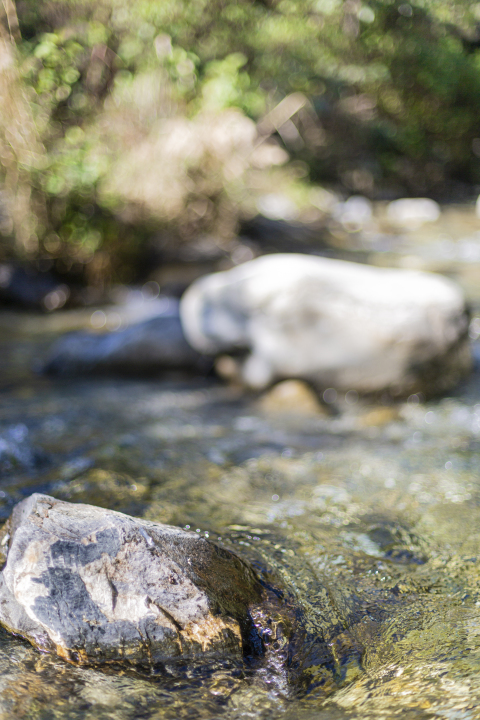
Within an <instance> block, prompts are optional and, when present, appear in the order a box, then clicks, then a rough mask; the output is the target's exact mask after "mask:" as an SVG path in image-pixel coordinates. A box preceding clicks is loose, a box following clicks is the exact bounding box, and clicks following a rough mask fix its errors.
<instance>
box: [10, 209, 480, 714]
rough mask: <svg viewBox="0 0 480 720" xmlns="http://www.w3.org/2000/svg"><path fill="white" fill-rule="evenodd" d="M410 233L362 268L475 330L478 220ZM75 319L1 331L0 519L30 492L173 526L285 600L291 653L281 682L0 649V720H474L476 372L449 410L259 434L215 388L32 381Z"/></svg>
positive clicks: (286, 419)
mask: <svg viewBox="0 0 480 720" xmlns="http://www.w3.org/2000/svg"><path fill="white" fill-rule="evenodd" d="M455 213H456V215H455ZM452 217H453V218H454V220H455V218H456V220H455V221H454V220H452ZM449 218H450V219H449ZM425 227H426V229H425V230H422V231H418V232H417V234H412V233H410V234H407V235H405V236H402V237H393V238H392V237H390V239H389V238H388V237H387V236H381V237H380V236H378V237H376V238H373V239H372V238H368V237H367V238H366V239H365V238H364V239H363V240H362V242H363V252H364V253H366V254H367V256H368V259H370V260H371V261H372V262H376V263H377V264H380V263H381V264H397V265H402V264H403V265H410V266H412V265H415V264H416V265H417V266H421V267H426V268H427V269H428V268H430V269H436V270H443V271H448V272H449V274H452V275H454V276H455V277H457V279H458V280H459V281H460V282H461V283H462V284H463V286H464V287H465V289H466V292H467V294H468V296H469V298H470V300H471V302H472V307H473V314H474V316H475V315H476V308H479V307H480V303H479V299H480V284H478V280H479V279H480V235H478V236H477V235H476V233H477V232H479V231H480V221H478V220H476V219H475V217H474V215H473V212H472V211H471V210H464V211H461V210H460V209H450V210H447V211H446V212H445V213H444V215H443V216H442V218H441V220H440V221H439V222H438V223H436V224H435V225H434V226H428V227H427V226H425ZM435 227H436V228H437V229H436V230H435ZM452 228H453V229H452ZM422 233H423V234H422ZM382 243H383V245H382ZM382 248H383V249H382ZM477 251H478V252H477ZM462 253H463V254H462ZM89 313H91V310H90V311H89ZM84 315H85V314H83V315H82V313H78V312H77V313H75V312H71V313H63V314H61V313H58V314H57V315H55V316H54V315H52V316H45V317H40V316H33V315H27V314H20V313H18V314H17V313H13V312H5V313H3V315H2V318H1V320H0V330H1V332H0V378H1V380H0V391H1V392H0V477H1V481H0V518H6V517H7V516H8V515H9V513H10V510H11V507H12V505H13V504H14V503H16V502H18V501H19V500H20V499H22V498H23V497H25V496H27V495H28V494H30V493H31V492H34V491H41V492H46V493H49V494H52V495H54V496H56V497H59V498H63V499H67V500H71V501H81V502H89V503H93V504H97V505H102V506H105V507H110V508H113V509H116V510H120V511H123V512H127V513H129V514H133V515H138V516H143V517H146V518H149V519H152V520H158V521H161V522H167V523H171V524H175V525H179V526H182V527H190V529H193V530H195V531H196V532H199V533H201V534H204V535H206V536H209V537H210V538H211V539H213V540H215V541H217V542H219V543H221V544H224V545H225V546H226V547H228V548H231V549H233V550H234V551H235V552H236V553H238V554H239V555H240V556H242V557H244V558H246V559H248V560H250V561H251V562H253V563H254V564H255V565H256V567H257V568H258V570H259V572H261V573H263V574H264V575H265V577H268V578H270V580H271V581H272V582H273V583H274V584H275V583H276V584H277V586H278V587H281V588H283V591H284V596H285V598H287V600H288V603H289V604H290V606H291V607H292V608H294V609H295V612H296V614H297V618H298V619H299V622H300V624H301V627H302V628H303V636H302V638H301V641H299V642H298V643H297V646H296V647H295V648H293V650H292V651H291V653H290V657H289V659H288V662H287V663H286V667H285V666H282V664H281V663H280V662H276V661H275V658H274V660H273V661H271V662H269V663H265V664H263V665H262V664H261V663H260V664H259V665H257V666H256V667H255V668H252V667H248V666H245V667H243V666H238V665H232V664H228V663H224V664H222V663H216V664H211V665H209V666H205V665H202V664H197V665H195V666H186V667H180V668H169V667H166V668H161V669H152V671H151V672H147V671H142V672H140V671H135V670H133V669H132V670H120V669H118V668H117V669H96V668H76V667H74V666H71V665H68V664H67V663H65V662H63V661H61V660H59V659H57V658H55V657H53V656H49V655H41V654H40V653H38V652H37V651H36V650H35V649H34V648H32V647H31V646H30V645H29V644H28V643H27V642H25V641H23V640H21V639H19V638H15V637H12V636H10V635H9V634H8V633H7V632H5V631H4V630H1V629H0V718H35V719H37V718H41V719H45V720H47V719H50V718H52V719H53V718H55V719H57V718H58V719H59V720H60V719H61V720H64V719H65V720H66V719H67V718H68V719H69V720H70V719H77V718H78V719H79V720H80V719H81V720H93V719H94V718H95V720H104V719H105V720H106V719H107V718H112V719H113V718H115V720H130V719H132V720H133V718H145V720H147V719H152V720H154V719H155V720H157V719H158V720H163V719H167V718H172V720H173V719H174V718H175V719H177V718H192V719H194V718H195V719H196V718H205V720H207V719H208V720H213V719H214V718H224V719H225V720H236V719H237V718H238V719H240V718H255V719H256V720H257V719H258V720H260V718H265V719H267V718H285V720H290V719H291V720H314V719H316V718H318V719H321V720H344V719H345V720H346V719H347V718H352V719H353V718H362V720H363V719H365V720H369V719H370V718H371V719H372V720H373V719H375V720H379V719H381V718H382V719H383V718H385V720H387V719H390V718H395V717H401V718H402V720H403V719H408V720H410V719H412V720H413V719H415V720H423V719H425V720H426V719H427V718H429V719H430V718H442V719H445V720H447V719H448V720H470V719H473V718H479V717H480V454H479V449H480V369H479V368H477V369H476V370H474V372H473V373H472V375H471V376H470V378H469V379H468V380H467V381H465V382H464V383H463V384H462V385H461V386H460V387H458V388H457V389H456V390H455V391H454V392H452V393H450V395H449V396H448V397H443V398H438V399H435V400H431V401H428V402H424V401H423V400H422V398H418V397H412V398H410V400H409V401H408V402H407V401H406V402H403V403H399V404H396V405H381V404H371V403H370V404H369V403H367V402H365V401H363V400H359V401H357V402H355V403H352V404H348V403H347V402H346V401H345V399H344V398H339V399H338V401H337V403H336V405H335V406H330V410H325V412H324V413H318V414H317V415H308V414H302V413H298V414H296V415H295V414H290V415H282V414H267V413H265V411H264V410H262V408H261V406H260V405H259V403H258V400H257V398H255V397H253V396H247V395H245V394H242V393H241V392H240V391H239V390H237V389H235V388H231V387H226V386H224V385H221V384H220V383H219V382H216V381H214V380H202V379H196V378H193V379H192V378H190V379H188V378H176V379H175V378H172V377H170V378H163V379H149V380H132V379H129V380H122V379H119V378H97V379H95V378H92V379H85V378H77V379H62V380H52V379H47V378H44V377H40V376H36V375H35V374H34V373H32V372H31V367H32V366H33V365H35V362H37V361H38V359H39V358H41V357H42V355H43V354H44V353H45V351H46V349H47V347H48V345H49V343H50V342H51V340H52V339H53V338H54V337H55V335H56V334H58V332H59V330H60V329H61V328H65V327H67V326H69V324H70V325H71V326H73V325H78V324H81V323H82V318H84ZM475 322H476V321H475V320H474V322H473V325H472V337H473V340H475V339H476V337H477V335H478V334H480V320H479V321H478V323H477V325H478V328H477V325H475ZM477 329H478V333H477ZM319 639H321V641H322V643H323V645H322V647H324V648H327V650H326V655H325V657H326V658H327V659H326V660H325V661H323V662H322V660H321V653H320V652H319V650H318V647H319ZM296 653H297V654H298V656H299V657H300V656H301V657H302V658H303V662H304V672H303V675H302V678H301V681H298V678H297V679H296V678H295V667H296ZM280 654H281V653H280Z"/></svg>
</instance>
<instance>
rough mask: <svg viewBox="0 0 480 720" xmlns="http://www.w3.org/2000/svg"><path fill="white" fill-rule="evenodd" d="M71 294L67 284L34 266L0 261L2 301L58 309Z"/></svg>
mask: <svg viewBox="0 0 480 720" xmlns="http://www.w3.org/2000/svg"><path fill="white" fill-rule="evenodd" d="M69 296H70V289H69V288H68V286H67V285H65V284H63V283H60V282H58V281H57V280H56V279H55V278H54V277H53V276H52V275H50V273H48V272H39V271H38V270H35V269H34V268H33V267H29V266H25V267H21V266H16V265H12V264H9V263H0V302H3V303H8V304H11V305H20V306H22V307H27V308H37V309H41V310H48V311H49V312H50V311H52V310H58V309H59V308H61V307H63V306H64V305H65V303H66V302H67V300H68V298H69Z"/></svg>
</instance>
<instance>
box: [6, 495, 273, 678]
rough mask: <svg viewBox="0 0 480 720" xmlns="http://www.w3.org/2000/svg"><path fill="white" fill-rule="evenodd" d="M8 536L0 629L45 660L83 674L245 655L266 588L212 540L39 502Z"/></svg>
mask: <svg viewBox="0 0 480 720" xmlns="http://www.w3.org/2000/svg"><path fill="white" fill-rule="evenodd" d="M6 532H8V534H5V533H4V537H3V541H2V543H1V545H2V547H3V549H5V547H7V552H6V555H7V559H6V564H5V566H4V569H3V571H2V573H1V575H0V622H1V624H2V625H3V626H4V627H5V628H7V629H8V630H10V631H11V632H14V633H16V634H18V635H21V636H22V637H24V638H26V639H27V640H29V641H30V642H31V643H32V644H33V645H35V646H36V647H38V648H39V649H40V650H42V651H45V652H56V653H57V654H58V655H59V656H61V657H63V658H64V659H66V660H68V661H70V662H73V663H78V664H91V663H102V662H120V661H128V662H130V663H134V664H137V663H138V664H146V665H151V664H155V663H159V662H162V661H166V660H172V659H175V658H182V659H186V658H195V657H213V658H239V657H241V656H242V643H243V642H244V641H245V638H246V637H247V635H248V632H250V630H251V621H250V620H249V614H248V607H249V605H250V604H255V603H256V602H258V600H259V598H260V594H261V591H260V585H259V583H258V581H257V579H256V577H255V576H254V574H253V572H252V571H251V570H250V569H249V567H248V566H246V565H245V564H244V563H243V562H242V561H241V560H240V559H239V558H237V557H236V556H234V555H233V554H232V553H230V552H228V551H227V550H224V549H221V548H219V547H217V546H216V545H214V544H212V543H211V542H209V541H208V540H206V539H205V538H203V537H200V536H199V535H197V534H195V533H192V532H185V531H184V530H181V529H179V528H175V527H171V526H168V525H161V524H158V523H153V522H148V521H144V520H138V519H135V518H132V517H129V516H128V515H123V514H121V513H117V512H113V511H111V510H103V509H101V508H97V507H94V506H92V505H81V504H78V505H76V504H71V503H68V502H61V501H58V500H55V499H54V498H52V497H49V496H47V495H41V494H37V493H36V494H34V495H31V496H30V497H29V498H27V499H26V500H23V501H22V502H21V503H19V504H18V505H16V506H15V507H14V509H13V512H12V515H11V517H10V519H9V520H8V522H7V527H6ZM242 638H243V640H242Z"/></svg>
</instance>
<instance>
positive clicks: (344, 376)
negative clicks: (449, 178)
mask: <svg viewBox="0 0 480 720" xmlns="http://www.w3.org/2000/svg"><path fill="white" fill-rule="evenodd" d="M180 316H181V321H182V325H183V329H184V332H185V335H186V337H187V340H188V341H189V342H190V344H191V345H192V346H193V347H194V348H195V349H196V350H198V351H199V352H201V353H207V354H215V353H225V352H239V351H240V354H241V352H242V351H244V353H245V354H244V359H243V364H242V371H241V372H242V377H243V380H244V382H245V384H246V385H248V386H251V387H253V388H263V387H265V386H267V385H269V384H270V383H272V382H274V381H276V380H280V379H284V378H302V379H305V380H307V381H309V382H311V383H312V384H314V385H315V386H316V387H317V388H318V389H322V388H326V387H335V388H337V389H339V390H345V391H347V390H350V389H355V390H357V391H359V392H363V393H371V392H379V391H389V392H390V393H391V394H392V395H403V394H408V393H411V392H417V391H424V392H427V393H431V392H438V391H442V390H444V389H446V388H448V387H451V386H452V385H454V384H455V383H456V382H457V381H458V379H459V378H460V377H461V375H462V374H463V373H464V372H466V371H467V370H468V368H469V367H470V349H469V345H468V337H467V331H468V314H467V311H466V308H465V300H464V297H463V294H462V291H461V290H460V288H459V287H458V286H457V285H456V284H455V283H454V282H452V281H451V280H448V279H447V278H445V277H441V276H439V275H434V274H430V273H424V272H416V271H410V270H396V269H385V268H376V267H369V266H366V265H360V264H356V263H350V262H344V261H341V260H331V259H326V258H320V257H312V256H309V255H297V254H278V255H266V256H263V257H260V258H257V259H256V260H252V261H251V262H247V263H245V264H243V265H240V266H238V267H235V268H233V269H232V270H228V271H226V272H220V273H216V274H213V275H207V276H205V277H203V278H200V279H199V280H197V281H195V282H194V283H193V284H192V285H191V286H190V288H189V289H188V290H187V292H186V293H185V295H184V296H183V298H182V301H181V304H180Z"/></svg>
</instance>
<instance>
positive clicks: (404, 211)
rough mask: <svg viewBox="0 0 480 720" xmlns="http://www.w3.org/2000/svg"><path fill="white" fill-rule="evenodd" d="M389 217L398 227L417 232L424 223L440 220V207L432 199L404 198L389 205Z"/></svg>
mask: <svg viewBox="0 0 480 720" xmlns="http://www.w3.org/2000/svg"><path fill="white" fill-rule="evenodd" d="M387 216H388V219H389V220H391V221H392V222H394V223H395V224H396V225H401V226H402V227H406V228H410V229H411V230H415V229H416V228H419V227H421V226H422V225H424V223H427V222H435V221H436V220H438V218H439V217H440V206H439V205H438V203H436V202H435V200H430V198H402V199H401V200H393V202H391V203H389V205H388V207H387Z"/></svg>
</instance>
